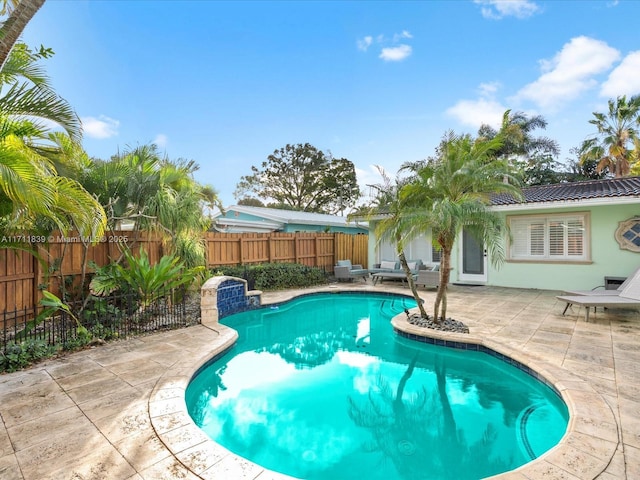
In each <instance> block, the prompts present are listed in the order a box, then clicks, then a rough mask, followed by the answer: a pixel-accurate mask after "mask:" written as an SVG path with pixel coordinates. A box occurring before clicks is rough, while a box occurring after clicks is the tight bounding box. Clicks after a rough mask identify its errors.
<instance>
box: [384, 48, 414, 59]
mask: <svg viewBox="0 0 640 480" xmlns="http://www.w3.org/2000/svg"><path fill="white" fill-rule="evenodd" d="M411 50H412V49H411V46H409V45H405V44H402V45H398V46H397V47H386V48H383V49H382V51H381V52H380V55H379V57H380V58H381V59H383V60H384V61H385V62H399V61H402V60H404V59H405V58H407V57H408V56H409V55H411Z"/></svg>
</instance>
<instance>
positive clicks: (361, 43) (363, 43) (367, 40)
mask: <svg viewBox="0 0 640 480" xmlns="http://www.w3.org/2000/svg"><path fill="white" fill-rule="evenodd" d="M372 43H373V37H372V36H371V35H367V36H366V37H364V38H362V39H360V40H358V42H357V45H358V50H362V51H363V52H366V51H367V50H368V49H369V47H370V46H371V44H372Z"/></svg>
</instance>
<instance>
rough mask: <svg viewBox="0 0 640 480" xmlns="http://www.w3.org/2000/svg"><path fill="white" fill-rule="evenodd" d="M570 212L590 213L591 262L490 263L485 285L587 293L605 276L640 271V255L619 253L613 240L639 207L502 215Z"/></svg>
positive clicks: (617, 275) (541, 212) (616, 206)
mask: <svg viewBox="0 0 640 480" xmlns="http://www.w3.org/2000/svg"><path fill="white" fill-rule="evenodd" d="M570 212H590V228H589V230H590V237H589V240H590V249H591V262H589V263H579V264H576V263H570V262H565V263H544V262H518V261H506V262H505V263H503V264H502V265H501V266H500V267H499V268H496V267H494V266H493V265H491V263H490V262H489V267H488V284H489V285H495V286H506V287H523V288H539V289H547V290H565V289H570V290H588V289H591V288H594V287H597V286H599V285H604V277H605V276H616V277H626V276H628V275H629V274H631V272H633V271H634V270H635V269H636V268H638V267H640V253H635V252H631V251H629V250H622V249H621V248H620V246H619V245H618V242H617V241H616V239H615V237H614V234H615V231H616V229H617V228H618V223H619V222H621V221H624V220H627V219H629V218H632V217H634V216H636V215H640V204H626V205H601V206H593V207H587V208H585V207H579V206H577V207H574V208H562V209H560V208H547V209H541V210H527V211H520V212H517V211H510V212H502V213H501V214H502V215H504V216H506V215H513V216H515V215H518V214H524V215H533V214H545V213H549V214H563V213H570ZM506 248H507V244H506V239H505V249H506ZM456 262H457V259H456ZM454 265H457V263H455V264H454Z"/></svg>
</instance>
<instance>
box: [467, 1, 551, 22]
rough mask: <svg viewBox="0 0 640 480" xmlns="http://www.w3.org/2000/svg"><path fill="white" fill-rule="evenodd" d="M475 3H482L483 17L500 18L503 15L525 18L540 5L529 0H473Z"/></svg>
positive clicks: (538, 8)
mask: <svg viewBox="0 0 640 480" xmlns="http://www.w3.org/2000/svg"><path fill="white" fill-rule="evenodd" d="M473 2H474V3H476V4H477V5H482V8H481V10H480V11H481V12H482V16H483V17H484V18H490V19H492V20H500V19H501V18H504V17H516V18H527V17H530V16H531V15H533V14H535V13H536V12H537V11H538V10H540V7H538V5H537V4H536V3H535V2H532V1H530V0H473Z"/></svg>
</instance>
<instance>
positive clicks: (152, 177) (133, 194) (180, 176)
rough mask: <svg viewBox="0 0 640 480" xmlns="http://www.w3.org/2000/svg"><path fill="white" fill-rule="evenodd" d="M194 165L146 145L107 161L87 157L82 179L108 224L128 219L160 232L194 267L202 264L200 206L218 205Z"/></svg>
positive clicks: (204, 220)
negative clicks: (88, 159)
mask: <svg viewBox="0 0 640 480" xmlns="http://www.w3.org/2000/svg"><path fill="white" fill-rule="evenodd" d="M197 169H198V166H197V164H196V163H195V162H193V161H185V160H177V161H171V160H169V159H168V158H166V157H163V156H161V154H160V153H159V151H158V147H157V146H156V145H155V144H149V145H142V146H138V147H135V148H133V149H130V150H127V151H125V152H124V153H123V154H122V155H117V156H115V157H113V159H112V160H111V161H108V162H105V161H101V160H93V161H91V162H90V165H89V167H88V168H87V169H85V172H84V173H83V175H82V182H83V184H84V185H85V186H86V188H87V189H88V190H89V191H91V192H92V193H93V194H94V195H96V197H97V198H99V199H100V201H101V202H102V205H103V206H104V207H105V209H106V210H107V211H108V212H109V215H110V221H109V224H110V227H111V228H116V227H117V224H118V222H119V221H123V220H127V221H131V222H133V224H134V231H135V232H136V234H138V233H140V232H141V231H156V232H160V234H161V235H162V236H163V237H164V238H165V239H166V240H167V241H166V243H167V246H168V252H169V253H175V254H176V255H178V256H179V257H180V258H181V259H182V260H183V261H184V262H185V264H186V266H188V267H193V266H196V265H204V263H205V246H204V239H203V237H202V233H203V232H204V231H206V230H207V229H208V228H209V226H210V223H211V218H210V217H209V216H207V215H205V213H204V209H205V208H210V207H221V205H220V201H219V199H218V198H217V193H216V191H215V190H214V189H212V188H211V187H209V186H202V185H200V184H199V183H197V182H196V181H195V180H194V173H195V172H196V171H197ZM134 241H135V239H134Z"/></svg>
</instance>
